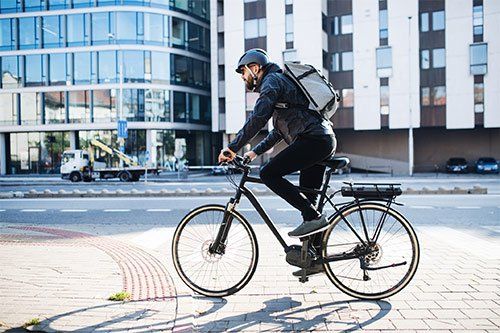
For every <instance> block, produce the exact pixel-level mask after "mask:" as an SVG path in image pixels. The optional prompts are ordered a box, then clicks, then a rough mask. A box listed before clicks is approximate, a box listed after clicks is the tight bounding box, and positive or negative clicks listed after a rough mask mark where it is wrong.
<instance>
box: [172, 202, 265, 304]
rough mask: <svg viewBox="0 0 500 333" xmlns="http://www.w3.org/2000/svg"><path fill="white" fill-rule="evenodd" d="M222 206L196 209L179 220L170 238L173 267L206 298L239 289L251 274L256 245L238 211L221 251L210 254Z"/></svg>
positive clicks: (219, 221) (250, 229)
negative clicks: (223, 249)
mask: <svg viewBox="0 0 500 333" xmlns="http://www.w3.org/2000/svg"><path fill="white" fill-rule="evenodd" d="M224 211H225V207H224V206H221V205H207V206H201V207H198V208H196V209H195V210H193V211H191V212H190V213H189V214H188V215H186V216H185V217H184V218H183V219H182V221H181V222H180V223H179V225H178V227H177V229H176V231H175V233H174V238H173V241H172V255H173V260H174V265H175V269H176V270H177V273H178V274H179V276H180V277H181V279H182V280H183V281H184V283H186V285H188V287H189V288H191V289H192V290H194V291H196V292H198V293H200V294H202V295H205V296H209V297H223V296H228V295H231V294H234V293H235V292H237V291H239V290H241V289H242V288H243V287H244V286H245V285H246V284H247V283H248V282H249V281H250V279H251V278H252V276H253V274H254V273H255V269H256V267H257V261H258V255H259V252H258V247H257V239H256V237H255V233H254V231H253V229H252V227H251V226H250V224H249V223H248V221H247V220H246V219H245V218H244V217H243V216H241V215H240V214H239V213H238V212H236V211H233V212H231V216H232V223H231V228H230V229H229V233H228V236H227V240H226V243H225V245H226V246H225V251H224V253H223V254H221V255H219V254H211V253H210V252H209V247H210V245H211V244H212V243H213V242H214V240H215V237H216V236H217V233H218V231H219V227H220V225H221V222H222V219H223V216H224Z"/></svg>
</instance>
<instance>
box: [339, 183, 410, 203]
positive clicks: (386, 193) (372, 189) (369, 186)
mask: <svg viewBox="0 0 500 333" xmlns="http://www.w3.org/2000/svg"><path fill="white" fill-rule="evenodd" d="M344 184H346V185H347V186H342V188H341V190H340V191H341V193H342V196H343V197H354V198H356V199H360V198H363V199H394V198H395V197H397V196H398V195H401V194H402V193H403V191H402V190H401V187H400V186H401V184H398V183H349V182H344Z"/></svg>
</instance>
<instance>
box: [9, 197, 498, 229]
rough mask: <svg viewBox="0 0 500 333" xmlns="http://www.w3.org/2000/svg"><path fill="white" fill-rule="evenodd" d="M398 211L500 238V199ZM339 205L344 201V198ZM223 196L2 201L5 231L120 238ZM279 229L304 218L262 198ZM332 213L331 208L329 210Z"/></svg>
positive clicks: (255, 219)
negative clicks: (38, 229) (42, 229)
mask: <svg viewBox="0 0 500 333" xmlns="http://www.w3.org/2000/svg"><path fill="white" fill-rule="evenodd" d="M399 198H400V199H399V200H398V201H399V202H401V203H402V204H404V206H399V207H395V208H396V209H397V210H399V211H400V212H401V213H403V214H404V215H405V216H406V217H407V218H408V219H409V220H410V221H411V223H412V224H413V225H415V226H426V225H441V226H447V227H452V228H457V229H467V230H470V231H471V232H475V233H483V234H485V235H488V236H499V235H500V195H491V194H489V195H413V196H411V195H406V196H401V197H399ZM339 199H340V200H336V202H337V203H338V202H342V201H344V200H343V198H339ZM227 200H228V199H227V198H223V197H182V198H75V199H73V198H67V199H9V200H1V201H0V226H2V227H6V226H8V225H18V224H26V225H37V224H42V225H60V226H62V225H64V226H65V227H69V228H71V227H73V228H79V227H80V226H82V225H86V226H91V227H92V228H94V227H95V229H96V230H101V231H102V230H105V231H104V232H106V233H110V234H114V233H120V232H121V231H122V230H123V229H127V230H130V229H133V230H136V231H141V230H150V229H151V228H155V227H158V228H161V227H172V226H175V225H177V224H178V222H179V221H180V220H181V219H182V217H183V216H185V215H186V214H187V213H188V212H189V211H190V210H192V209H193V208H195V207H197V206H200V205H203V204H208V203H219V204H225V203H226V202H227ZM259 200H260V201H261V203H262V205H263V206H264V207H265V209H266V211H267V212H268V214H269V215H270V217H271V219H272V220H273V221H274V222H275V224H277V225H278V227H293V226H296V225H298V224H299V223H300V214H299V213H298V211H296V210H294V209H293V208H292V207H291V206H289V205H288V204H287V203H286V202H284V201H283V200H282V199H281V198H278V197H276V196H264V197H259ZM238 210H239V211H240V212H242V214H243V215H245V216H246V217H247V218H248V219H249V221H251V223H262V221H261V219H260V217H259V215H258V214H257V213H256V212H255V210H254V209H253V207H251V205H250V203H249V201H248V200H246V199H244V200H242V201H241V203H240V205H239V206H238ZM327 212H328V213H332V212H333V211H332V210H331V209H330V210H328V211H327Z"/></svg>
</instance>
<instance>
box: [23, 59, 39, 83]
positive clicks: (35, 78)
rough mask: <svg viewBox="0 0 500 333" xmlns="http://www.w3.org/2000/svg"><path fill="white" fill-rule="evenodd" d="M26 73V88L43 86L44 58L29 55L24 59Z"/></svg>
mask: <svg viewBox="0 0 500 333" xmlns="http://www.w3.org/2000/svg"><path fill="white" fill-rule="evenodd" d="M24 64H25V65H24V71H25V77H26V82H25V86H26V87H32V86H41V85H43V82H42V56H41V55H27V56H25V57H24Z"/></svg>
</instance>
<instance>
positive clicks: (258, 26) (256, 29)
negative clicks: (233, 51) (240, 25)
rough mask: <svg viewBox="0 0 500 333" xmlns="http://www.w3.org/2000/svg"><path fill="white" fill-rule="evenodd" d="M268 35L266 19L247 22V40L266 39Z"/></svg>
mask: <svg viewBox="0 0 500 333" xmlns="http://www.w3.org/2000/svg"><path fill="white" fill-rule="evenodd" d="M266 35H267V29H266V19H265V18H261V19H254V20H246V21H245V39H251V38H258V37H264V36H266Z"/></svg>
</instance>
